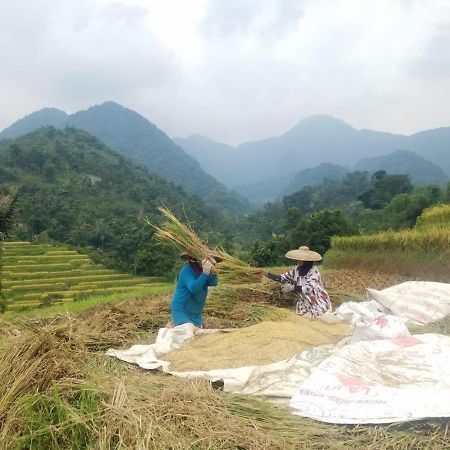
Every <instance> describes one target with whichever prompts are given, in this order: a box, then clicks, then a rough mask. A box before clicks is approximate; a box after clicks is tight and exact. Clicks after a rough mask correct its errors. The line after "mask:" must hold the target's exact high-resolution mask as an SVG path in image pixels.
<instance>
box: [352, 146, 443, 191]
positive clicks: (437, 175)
mask: <svg viewBox="0 0 450 450" xmlns="http://www.w3.org/2000/svg"><path fill="white" fill-rule="evenodd" d="M353 169H354V170H367V171H369V172H376V171H377V170H385V171H386V172H387V173H389V174H404V175H409V176H410V177H411V181H412V182H413V184H415V185H418V186H423V185H426V184H441V183H446V182H447V181H448V179H449V177H448V176H447V175H446V174H445V172H444V171H443V170H442V169H441V168H440V167H439V166H438V165H436V164H434V163H432V162H431V161H428V160H427V159H425V158H423V157H422V156H419V155H417V154H416V153H414V152H411V151H407V150H397V151H395V152H392V153H390V154H388V155H384V156H377V157H373V158H364V159H362V160H361V161H359V162H358V163H357V164H356V165H355V166H354V168H353Z"/></svg>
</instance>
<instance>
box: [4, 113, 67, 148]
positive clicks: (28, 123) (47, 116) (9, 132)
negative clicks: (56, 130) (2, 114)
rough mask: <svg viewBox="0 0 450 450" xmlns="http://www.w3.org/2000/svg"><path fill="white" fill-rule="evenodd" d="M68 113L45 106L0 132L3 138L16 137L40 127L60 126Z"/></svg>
mask: <svg viewBox="0 0 450 450" xmlns="http://www.w3.org/2000/svg"><path fill="white" fill-rule="evenodd" d="M67 117H68V115H67V114H66V113H65V112H64V111H60V110H59V109H56V108H44V109H41V110H39V111H36V112H33V113H31V114H28V115H27V116H25V117H23V118H22V119H19V120H18V121H17V122H14V123H13V124H12V125H11V126H9V127H8V128H5V129H4V130H3V131H2V132H1V133H0V140H1V139H14V138H16V137H18V136H22V135H24V134H27V133H30V132H32V131H35V130H37V129H38V128H41V127H45V126H47V125H51V126H54V127H59V126H60V125H61V124H62V123H63V122H64V121H65V120H66V119H67Z"/></svg>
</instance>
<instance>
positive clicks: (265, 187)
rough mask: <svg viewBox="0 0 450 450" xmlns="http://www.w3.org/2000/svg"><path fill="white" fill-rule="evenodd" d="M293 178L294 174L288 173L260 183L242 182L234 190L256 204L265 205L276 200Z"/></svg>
mask: <svg viewBox="0 0 450 450" xmlns="http://www.w3.org/2000/svg"><path fill="white" fill-rule="evenodd" d="M292 180H293V175H292V174H290V175H286V176H284V177H281V178H276V179H272V180H267V181H260V182H258V183H249V184H242V185H240V186H234V190H235V191H236V192H237V193H238V194H240V195H242V196H243V197H245V198H248V199H249V200H250V201H251V202H252V203H253V204H254V205H255V206H263V205H265V204H266V203H268V202H271V201H273V200H276V199H277V198H279V197H280V196H281V194H282V193H283V192H284V190H285V189H286V186H287V185H289V184H290V183H291V182H292Z"/></svg>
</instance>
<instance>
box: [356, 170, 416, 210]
mask: <svg viewBox="0 0 450 450" xmlns="http://www.w3.org/2000/svg"><path fill="white" fill-rule="evenodd" d="M413 189H414V188H413V185H412V184H411V181H410V179H409V176H408V175H387V174H386V172H385V171H384V170H379V171H378V172H375V173H374V174H373V175H372V187H371V188H370V189H368V190H366V191H364V192H363V193H362V194H360V195H359V196H358V200H360V201H361V202H362V203H363V204H364V206H365V207H366V208H370V209H383V208H384V207H385V206H386V205H387V204H388V203H389V202H390V201H391V200H392V199H393V198H394V197H395V196H396V195H397V194H404V193H408V192H411V191H412V190H413Z"/></svg>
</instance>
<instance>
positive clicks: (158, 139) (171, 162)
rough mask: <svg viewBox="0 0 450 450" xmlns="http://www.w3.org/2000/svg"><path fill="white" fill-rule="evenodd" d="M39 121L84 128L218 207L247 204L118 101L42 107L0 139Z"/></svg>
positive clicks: (33, 127)
mask: <svg viewBox="0 0 450 450" xmlns="http://www.w3.org/2000/svg"><path fill="white" fill-rule="evenodd" d="M43 125H53V126H56V127H61V128H63V127H66V126H71V127H75V128H79V129H82V130H85V131H87V132H89V133H90V134H92V135H94V136H96V137H97V138H99V139H100V140H102V141H103V142H104V143H106V144H107V145H109V146H110V147H112V148H114V149H115V150H117V151H118V152H119V153H122V154H123V155H124V156H126V157H128V158H130V159H132V160H133V161H135V162H138V163H141V164H143V165H144V166H145V167H147V168H148V169H149V170H150V171H152V172H153V173H155V174H157V175H160V176H161V177H163V178H166V179H167V180H169V181H172V182H174V183H175V184H178V185H180V186H181V187H182V188H183V189H185V190H186V191H188V192H190V193H192V194H195V195H198V196H199V197H201V198H203V199H204V200H205V201H207V202H208V203H210V204H212V205H216V206H218V207H219V208H220V209H223V210H225V211H229V212H242V211H246V210H248V209H249V208H250V204H249V202H248V201H247V200H246V199H244V198H242V197H240V196H239V195H238V194H237V193H235V192H233V191H231V190H229V189H228V188H227V187H226V186H224V185H223V184H221V183H219V182H218V181H217V180H216V179H214V178H213V177H212V176H211V175H209V174H207V173H206V172H205V171H204V170H203V169H202V168H201V166H200V164H199V163H198V162H197V161H196V160H195V159H193V158H192V157H190V156H189V155H188V154H186V152H185V151H184V150H183V149H181V148H180V147H179V146H177V145H176V144H175V143H174V142H173V141H172V140H171V139H170V138H169V137H168V136H167V135H166V134H165V133H164V132H162V131H161V130H159V129H158V128H157V127H156V126H155V125H153V124H152V123H151V122H149V121H148V120H147V119H146V118H144V117H143V116H141V115H139V114H138V113H136V112H135V111H132V110H130V109H127V108H124V107H123V106H121V105H119V104H117V103H114V102H106V103H103V104H102V105H98V106H93V107H91V108H89V109H87V110H85V111H79V112H77V113H75V114H72V115H69V116H68V115H67V114H66V113H64V112H63V111H59V110H56V109H52V108H46V109H44V110H41V111H37V112H35V113H32V114H30V115H29V116H26V117H24V118H23V119H20V120H19V121H17V122H16V123H14V124H13V125H11V126H10V127H9V128H7V129H5V130H4V131H3V132H2V133H0V138H5V139H6V138H12V137H16V136H19V135H23V134H25V133H28V132H31V131H34V130H36V129H37V128H39V127H41V126H43Z"/></svg>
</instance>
